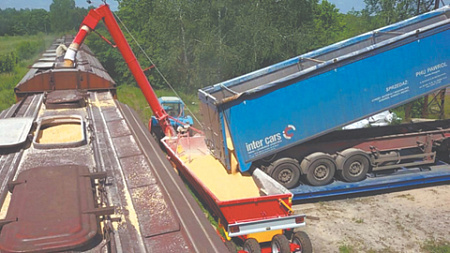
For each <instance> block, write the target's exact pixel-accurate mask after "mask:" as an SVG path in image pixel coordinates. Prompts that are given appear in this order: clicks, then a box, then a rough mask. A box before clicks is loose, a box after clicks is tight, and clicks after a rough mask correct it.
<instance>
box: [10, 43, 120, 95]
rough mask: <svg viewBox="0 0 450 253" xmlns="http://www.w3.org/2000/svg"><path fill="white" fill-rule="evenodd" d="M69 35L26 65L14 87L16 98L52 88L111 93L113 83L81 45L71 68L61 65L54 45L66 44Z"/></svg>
mask: <svg viewBox="0 0 450 253" xmlns="http://www.w3.org/2000/svg"><path fill="white" fill-rule="evenodd" d="M71 39H72V38H71V37H65V38H62V39H58V40H56V41H55V42H54V43H53V45H52V46H51V47H50V48H49V49H48V50H46V51H45V53H43V54H42V55H41V57H40V58H39V60H37V61H36V62H35V63H34V64H33V65H32V66H31V68H30V70H29V71H28V72H27V74H26V75H25V76H24V77H23V78H22V80H21V81H20V82H19V83H18V84H17V85H16V87H15V88H14V93H15V94H16V99H17V101H20V100H21V99H22V98H24V97H25V96H26V95H29V94H35V93H42V92H46V91H53V90H72V89H76V90H89V91H95V90H109V91H111V93H112V94H113V96H115V94H116V92H115V90H116V83H115V82H114V80H113V79H112V78H111V76H110V75H109V74H108V73H107V71H106V70H105V69H104V68H103V66H102V65H101V63H100V62H99V60H98V59H97V58H95V56H94V55H93V54H92V52H91V50H90V49H89V48H88V47H87V46H86V45H84V44H83V45H82V46H81V49H80V51H79V53H78V54H77V64H76V66H75V68H62V67H60V66H61V65H62V64H61V62H62V60H63V59H62V56H60V57H58V56H57V53H56V51H57V47H58V46H59V45H61V44H64V45H66V46H69V44H70V41H71Z"/></svg>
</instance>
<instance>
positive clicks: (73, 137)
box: [36, 123, 83, 144]
mask: <svg viewBox="0 0 450 253" xmlns="http://www.w3.org/2000/svg"><path fill="white" fill-rule="evenodd" d="M38 134H39V135H38V137H37V139H36V141H37V142H38V143H41V144H49V143H68V142H76V141H81V140H82V138H83V137H82V134H81V127H80V124H77V123H66V124H58V125H54V126H49V127H46V128H43V129H40V131H39V133H38Z"/></svg>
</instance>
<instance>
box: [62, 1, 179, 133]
mask: <svg viewBox="0 0 450 253" xmlns="http://www.w3.org/2000/svg"><path fill="white" fill-rule="evenodd" d="M102 19H103V22H104V23H105V25H106V28H107V29H108V31H109V33H110V34H111V36H112V38H113V40H114V42H115V43H116V45H117V48H118V49H119V51H120V53H121V54H122V57H123V58H124V60H125V62H126V63H127V65H128V68H129V69H130V71H131V73H132V74H133V76H134V78H135V79H136V82H137V83H138V85H139V87H140V89H141V90H142V93H144V96H145V98H146V100H147V102H148V104H149V105H150V108H151V109H152V111H153V113H154V114H155V116H156V118H157V119H158V122H159V124H160V125H161V128H162V130H163V131H164V133H165V134H166V135H168V136H174V135H175V130H174V129H173V127H172V126H171V125H170V122H169V119H168V114H167V113H166V111H165V110H164V109H163V108H162V106H161V104H160V103H159V101H158V98H157V96H156V94H155V92H154V91H153V89H152V87H151V85H150V82H149V81H148V79H147V77H146V76H145V74H144V72H143V71H142V68H141V66H140V65H139V62H138V60H137V59H136V56H135V55H134V53H133V51H132V50H131V48H130V45H129V44H128V42H127V40H126V39H125V36H124V35H123V33H122V31H121V30H120V27H119V25H118V24H117V21H116V19H115V18H114V16H113V14H112V12H111V10H110V9H109V6H108V5H106V4H105V5H101V6H100V7H98V8H97V9H94V10H91V11H89V13H88V15H87V16H86V17H85V18H84V20H83V22H82V24H81V28H80V30H79V31H78V33H77V35H76V37H75V39H74V40H73V42H72V44H71V45H70V47H69V49H68V50H67V52H66V55H65V56H64V62H65V66H66V67H72V66H73V63H74V61H75V55H76V52H77V50H78V48H79V47H80V45H81V44H82V43H83V41H84V39H85V38H86V36H87V35H88V34H89V32H90V31H92V30H94V29H95V27H96V26H97V24H98V22H99V21H100V20H102Z"/></svg>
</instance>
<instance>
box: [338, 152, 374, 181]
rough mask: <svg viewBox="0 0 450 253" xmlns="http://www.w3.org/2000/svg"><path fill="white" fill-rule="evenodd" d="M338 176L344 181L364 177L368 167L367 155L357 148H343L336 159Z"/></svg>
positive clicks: (357, 179)
mask: <svg viewBox="0 0 450 253" xmlns="http://www.w3.org/2000/svg"><path fill="white" fill-rule="evenodd" d="M336 164H337V166H338V175H339V177H340V178H341V179H342V180H344V181H346V182H358V181H361V180H364V179H365V178H366V175H367V172H368V171H369V169H370V162H369V159H368V158H367V156H366V155H365V154H364V152H362V151H361V150H358V149H347V150H344V151H343V152H342V153H341V154H340V155H339V156H338V158H337V159H336Z"/></svg>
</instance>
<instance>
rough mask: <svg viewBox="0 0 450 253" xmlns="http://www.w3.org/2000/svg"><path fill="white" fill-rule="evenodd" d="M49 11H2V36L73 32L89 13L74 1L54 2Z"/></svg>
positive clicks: (0, 12)
mask: <svg viewBox="0 0 450 253" xmlns="http://www.w3.org/2000/svg"><path fill="white" fill-rule="evenodd" d="M49 9H50V11H47V10H44V9H31V10H30V9H20V10H16V9H12V8H7V9H0V36H18V35H35V34H38V33H45V34H49V33H61V32H70V31H72V32H73V31H74V30H75V29H77V28H78V26H79V25H80V23H81V21H82V20H83V18H84V16H86V14H87V13H88V10H87V9H85V8H78V7H75V1H74V0H53V2H52V4H51V5H50V8H49Z"/></svg>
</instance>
